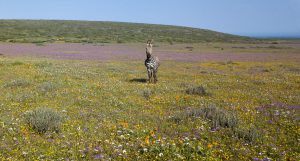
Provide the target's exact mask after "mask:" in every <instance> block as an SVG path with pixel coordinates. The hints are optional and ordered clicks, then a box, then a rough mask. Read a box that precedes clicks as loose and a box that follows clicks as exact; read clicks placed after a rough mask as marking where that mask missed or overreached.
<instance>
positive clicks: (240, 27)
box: [0, 0, 300, 37]
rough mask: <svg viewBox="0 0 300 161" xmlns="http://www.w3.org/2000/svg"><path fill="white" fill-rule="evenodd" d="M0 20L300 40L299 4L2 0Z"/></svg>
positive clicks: (268, 0)
mask: <svg viewBox="0 0 300 161" xmlns="http://www.w3.org/2000/svg"><path fill="white" fill-rule="evenodd" d="M0 19H68V20H97V21H98V20H99V21H122V22H141V23H154V24H170V25H180V26H190V27H197V28H205V29H211V30H215V31H220V32H225V33H232V34H239V35H246V36H281V37H282V36H293V37H296V36H297V37H300V0H149V1H143V0H105V1H104V0H0Z"/></svg>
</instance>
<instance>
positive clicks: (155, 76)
mask: <svg viewBox="0 0 300 161" xmlns="http://www.w3.org/2000/svg"><path fill="white" fill-rule="evenodd" d="M156 73H157V71H156V70H155V71H153V77H154V83H156V82H157V75H156Z"/></svg>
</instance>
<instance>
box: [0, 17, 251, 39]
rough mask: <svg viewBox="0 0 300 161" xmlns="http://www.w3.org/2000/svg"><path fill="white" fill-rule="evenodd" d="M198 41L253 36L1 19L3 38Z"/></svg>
mask: <svg viewBox="0 0 300 161" xmlns="http://www.w3.org/2000/svg"><path fill="white" fill-rule="evenodd" d="M146 39H155V41H156V42H169V43H171V44H172V43H173V42H176V43H199V42H251V41H254V39H251V38H248V37H241V36H236V35H230V34H225V33H220V32H215V31H211V30H205V29H197V28H190V27H179V26H169V25H154V24H138V23H125V22H100V21H70V20H0V42H20V43H44V42H55V41H63V42H72V43H128V42H145V40H146Z"/></svg>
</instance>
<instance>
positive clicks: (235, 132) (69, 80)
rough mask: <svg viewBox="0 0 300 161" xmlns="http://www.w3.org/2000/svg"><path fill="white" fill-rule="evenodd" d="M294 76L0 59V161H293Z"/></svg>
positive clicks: (238, 66) (294, 68) (251, 65)
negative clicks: (151, 80)
mask: <svg viewBox="0 0 300 161" xmlns="http://www.w3.org/2000/svg"><path fill="white" fill-rule="evenodd" d="M70 23H73V22H70ZM74 23H75V22H74ZM54 28H55V27H53V29H54ZM299 68H300V66H299V63H296V62H284V61H281V62H279V61H278V62H262V63H259V62H237V61H235V62H234V63H233V62H228V61H226V62H225V63H214V62H206V63H201V64H200V63H199V62H195V63H189V62H171V61H165V62H164V64H163V65H162V66H161V67H160V70H159V73H158V74H159V80H160V81H159V83H157V84H155V85H154V84H148V83H146V79H145V78H146V77H147V74H146V70H145V67H144V65H143V62H135V61H133V62H128V61H120V62H109V61H108V62H93V61H67V60H50V59H49V60H46V59H45V60H42V59H26V58H5V57H0V91H1V92H0V114H1V115H0V140H1V142H0V160H93V159H100V160H101V159H102V160H109V159H111V160H132V159H138V160H260V159H265V160H267V159H268V158H269V159H272V160H299V159H300V158H299V156H300V155H299V154H300V151H299V141H297V140H298V139H299V137H300V136H299V135H300V134H299V127H300V124H299V104H300V95H299V94H300V80H299V70H298V69H299ZM260 69H263V70H260ZM266 69H267V70H266ZM199 85H203V87H205V89H206V88H207V89H209V95H204V96H203V95H194V94H192V95H190V94H188V93H186V89H187V88H188V87H198V86H199ZM192 91H193V90H192ZM40 107H48V108H46V109H45V108H42V109H41V108H40ZM28 111H29V112H28ZM62 117H63V121H61V118H62Z"/></svg>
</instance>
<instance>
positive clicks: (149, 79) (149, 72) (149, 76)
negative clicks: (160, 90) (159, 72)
mask: <svg viewBox="0 0 300 161" xmlns="http://www.w3.org/2000/svg"><path fill="white" fill-rule="evenodd" d="M147 72H148V82H149V83H151V77H152V76H151V70H150V69H147Z"/></svg>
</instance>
